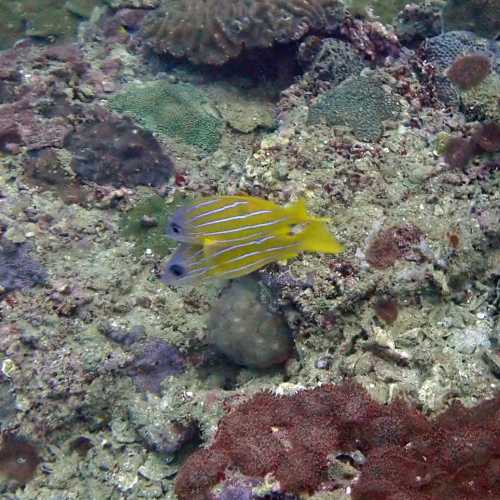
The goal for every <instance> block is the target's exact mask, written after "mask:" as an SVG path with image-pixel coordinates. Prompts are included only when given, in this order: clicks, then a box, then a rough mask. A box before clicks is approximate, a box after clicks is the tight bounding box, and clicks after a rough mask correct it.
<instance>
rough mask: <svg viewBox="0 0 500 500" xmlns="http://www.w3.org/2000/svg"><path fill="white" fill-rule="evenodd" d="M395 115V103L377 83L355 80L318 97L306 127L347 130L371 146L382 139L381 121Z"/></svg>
mask: <svg viewBox="0 0 500 500" xmlns="http://www.w3.org/2000/svg"><path fill="white" fill-rule="evenodd" d="M399 112H400V104H399V102H398V99H397V98H396V96H395V95H394V94H393V93H392V92H390V91H389V90H386V89H385V88H384V86H383V84H382V83H381V82H380V81H379V80H378V79H376V78H373V77H365V76H359V77H353V78H349V79H347V80H345V81H344V82H342V83H341V84H340V85H339V86H338V87H336V88H335V89H333V90H331V91H329V92H325V93H324V94H323V95H321V96H320V97H319V98H318V100H317V101H316V102H315V103H314V104H313V106H312V107H311V109H310V111H309V123H311V124H314V123H317V122H318V121H322V120H324V121H326V123H327V124H328V125H332V126H335V125H343V126H347V127H350V128H351V129H352V130H353V133H354V135H355V136H356V137H357V138H358V139H359V140H362V141H366V142H373V141H376V140H377V139H379V138H380V136H381V135H382V133H383V131H384V126H383V122H384V120H388V119H391V118H392V119H395V118H396V117H397V116H398V114H399Z"/></svg>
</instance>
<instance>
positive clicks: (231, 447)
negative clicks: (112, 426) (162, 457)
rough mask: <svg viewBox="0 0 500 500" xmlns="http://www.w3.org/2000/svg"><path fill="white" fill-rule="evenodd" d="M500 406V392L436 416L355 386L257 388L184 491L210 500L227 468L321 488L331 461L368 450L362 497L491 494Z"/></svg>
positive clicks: (286, 484) (498, 455)
mask: <svg viewBox="0 0 500 500" xmlns="http://www.w3.org/2000/svg"><path fill="white" fill-rule="evenodd" d="M499 412H500V396H497V398H496V399H494V400H491V401H487V402H485V403H483V404H481V405H480V406H478V407H476V408H473V409H465V408H463V407H462V406H461V405H453V406H452V407H451V408H450V409H449V410H448V411H447V412H446V413H445V414H444V415H442V416H441V417H439V418H438V419H437V420H435V421H434V422H431V421H428V420H427V419H426V418H425V417H424V416H423V415H422V414H421V413H420V412H419V411H417V410H415V409H412V408H410V407H409V406H408V405H407V404H405V403H404V402H402V401H400V400H397V401H395V402H393V403H391V404H390V405H387V406H384V405H381V404H379V403H376V402H375V401H373V400H371V398H370V397H369V396H368V394H367V393H366V391H364V390H363V389H362V388H361V387H360V386H358V385H357V384H354V383H351V382H345V383H343V384H341V385H337V386H332V385H323V386H321V387H318V388H316V389H310V390H304V391H300V392H298V393H296V394H294V395H289V396H282V397H280V396H275V395H273V394H270V393H259V394H257V395H255V396H254V397H253V398H251V399H250V400H248V401H246V402H244V403H242V404H240V405H239V406H236V407H235V408H233V409H231V410H230V411H229V413H228V414H227V415H226V416H225V417H224V418H223V419H222V421H221V422H220V425H219V429H218V432H217V434H216V436H215V440H214V442H213V444H212V445H211V446H210V448H206V449H202V450H200V451H197V452H195V453H194V454H193V455H191V456H190V457H189V458H188V460H187V461H186V462H185V463H184V465H183V466H182V467H181V469H180V472H179V474H178V476H177V481H176V493H177V495H178V496H179V498H180V499H181V500H186V499H200V500H201V499H206V498H212V497H211V491H212V489H213V488H214V487H215V486H216V485H217V484H219V483H220V482H221V481H223V480H224V479H225V478H226V479H227V477H226V476H227V474H229V472H228V471H231V474H232V473H234V472H236V471H238V472H239V473H241V474H243V475H245V476H247V477H254V478H263V477H264V476H268V475H271V474H272V475H273V476H274V478H275V479H276V480H277V481H278V482H279V486H280V489H281V491H282V492H283V493H284V494H286V493H295V494H301V493H304V492H307V491H309V492H314V491H317V490H318V488H319V487H320V485H321V484H322V483H325V484H326V482H327V481H328V473H327V468H328V464H329V461H330V458H329V457H331V456H332V455H335V454H339V453H344V454H351V453H354V452H357V453H359V452H361V453H362V454H364V456H365V457H366V460H363V461H362V465H361V476H360V478H359V481H358V482H357V483H356V484H355V486H354V488H353V498H354V499H355V500H361V499H363V500H368V499H369V500H374V499H381V500H382V499H383V500H387V499H398V500H399V499H407V500H410V499H411V500H437V499H442V498H454V497H455V496H457V495H458V498H470V499H477V500H479V499H481V500H487V499H491V500H493V499H494V498H495V495H496V492H497V491H499V489H498V488H499V486H500V485H499V480H500V479H499V478H500V475H499V472H500V470H499V467H500V437H499V436H500V434H499V432H498V431H499V424H498V422H499V420H498V415H499ZM358 465H359V464H358ZM481 467H482V468H483V470H485V471H488V474H487V475H486V477H484V476H485V474H484V473H482V474H481V473H480V472H479V469H480V468H481Z"/></svg>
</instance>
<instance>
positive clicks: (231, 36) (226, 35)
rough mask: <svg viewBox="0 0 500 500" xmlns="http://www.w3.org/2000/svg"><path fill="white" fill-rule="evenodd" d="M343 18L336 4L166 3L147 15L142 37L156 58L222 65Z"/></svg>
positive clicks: (327, 28)
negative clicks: (159, 55) (249, 51)
mask: <svg viewBox="0 0 500 500" xmlns="http://www.w3.org/2000/svg"><path fill="white" fill-rule="evenodd" d="M343 16H344V9H343V6H342V3H341V2H339V1H338V0H254V1H251V2H248V1H246V0H234V1H231V2H228V1H226V0H204V1H199V0H194V1H193V0H169V1H164V2H163V4H162V6H161V7H160V10H159V11H155V12H153V13H151V15H150V16H149V18H148V20H147V24H146V28H145V35H146V37H148V38H150V39H151V43H152V46H153V48H154V50H155V51H157V52H159V53H169V54H171V55H173V56H176V57H187V58H188V59H189V60H190V61H192V62H194V63H196V64H199V63H205V64H213V65H221V64H224V63H225V62H227V61H228V60H230V59H233V58H235V57H237V56H238V55H240V53H241V52H242V51H243V49H244V48H245V49H252V48H257V47H271V46H272V45H274V44H275V43H284V42H290V41H293V40H299V39H300V38H302V37H303V36H304V35H305V34H307V33H308V32H309V31H313V30H314V31H323V32H331V31H333V30H334V29H335V28H337V27H338V25H339V22H340V21H341V20H342V18H343Z"/></svg>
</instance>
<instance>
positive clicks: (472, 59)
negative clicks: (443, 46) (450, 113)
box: [446, 53, 491, 90]
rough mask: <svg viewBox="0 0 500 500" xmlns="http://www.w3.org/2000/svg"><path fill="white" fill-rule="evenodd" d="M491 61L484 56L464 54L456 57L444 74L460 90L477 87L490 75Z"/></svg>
mask: <svg viewBox="0 0 500 500" xmlns="http://www.w3.org/2000/svg"><path fill="white" fill-rule="evenodd" d="M490 71H491V61H490V58H489V57H488V56H487V55H486V54H482V53H476V54H466V55H465V56H461V57H457V59H456V60H455V62H454V63H453V64H452V65H451V67H450V68H448V71H447V72H446V74H447V76H448V78H449V79H450V80H451V81H452V82H453V83H454V84H455V85H457V86H458V87H459V88H461V89H462V90H470V89H471V88H473V87H477V86H478V85H479V84H480V83H481V82H482V81H483V80H484V79H485V78H486V77H487V76H488V75H489V73H490Z"/></svg>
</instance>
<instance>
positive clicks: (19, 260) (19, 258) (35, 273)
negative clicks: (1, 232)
mask: <svg viewBox="0 0 500 500" xmlns="http://www.w3.org/2000/svg"><path fill="white" fill-rule="evenodd" d="M46 280H47V271H46V270H45V269H44V268H43V267H42V266H41V265H40V264H39V263H38V262H37V261H35V260H33V259H32V258H31V257H30V256H29V245H28V244H26V243H23V244H16V243H13V242H11V241H9V240H7V239H6V238H5V237H3V238H1V239H0V295H1V294H3V293H6V292H11V291H12V290H20V289H23V288H29V287H32V286H35V285H39V284H43V283H45V282H46Z"/></svg>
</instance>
